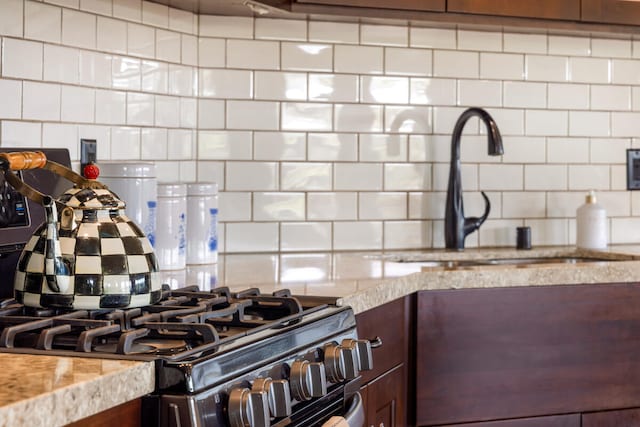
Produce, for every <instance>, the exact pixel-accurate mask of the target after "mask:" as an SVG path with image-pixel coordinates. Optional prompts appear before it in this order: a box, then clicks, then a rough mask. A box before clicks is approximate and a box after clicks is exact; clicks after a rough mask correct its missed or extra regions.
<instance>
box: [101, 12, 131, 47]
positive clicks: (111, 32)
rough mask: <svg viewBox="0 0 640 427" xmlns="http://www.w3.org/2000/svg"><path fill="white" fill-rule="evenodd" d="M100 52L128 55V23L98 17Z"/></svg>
mask: <svg viewBox="0 0 640 427" xmlns="http://www.w3.org/2000/svg"><path fill="white" fill-rule="evenodd" d="M97 34H98V36H97V42H96V43H97V47H98V50H103V51H106V52H113V53H122V54H126V53H127V23H126V22H123V21H121V20H119V19H111V18H104V17H102V16H98V30H97Z"/></svg>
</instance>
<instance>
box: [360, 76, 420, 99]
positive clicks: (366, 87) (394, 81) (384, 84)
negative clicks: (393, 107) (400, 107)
mask: <svg viewBox="0 0 640 427" xmlns="http://www.w3.org/2000/svg"><path fill="white" fill-rule="evenodd" d="M361 82H362V90H361V93H362V100H363V101H364V102H367V103H376V104H406V103H408V102H409V79H408V78H407V77H386V76H363V77H362V79H361Z"/></svg>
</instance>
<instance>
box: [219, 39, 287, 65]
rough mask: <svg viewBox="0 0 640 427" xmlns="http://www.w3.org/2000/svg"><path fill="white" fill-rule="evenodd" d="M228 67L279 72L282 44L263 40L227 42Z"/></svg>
mask: <svg viewBox="0 0 640 427" xmlns="http://www.w3.org/2000/svg"><path fill="white" fill-rule="evenodd" d="M227 66H228V67H231V68H248V69H259V70H277V69H279V68H280V44H279V43H278V42H274V41H262V40H227Z"/></svg>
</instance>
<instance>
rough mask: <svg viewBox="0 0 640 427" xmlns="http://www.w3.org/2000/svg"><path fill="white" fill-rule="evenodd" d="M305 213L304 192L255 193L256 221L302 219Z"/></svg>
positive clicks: (254, 211) (254, 209)
mask: <svg viewBox="0 0 640 427" xmlns="http://www.w3.org/2000/svg"><path fill="white" fill-rule="evenodd" d="M304 213H305V195H304V193H292V192H288V193H261V192H256V193H254V194H253V220H254V221H302V220H304V217H305V215H304Z"/></svg>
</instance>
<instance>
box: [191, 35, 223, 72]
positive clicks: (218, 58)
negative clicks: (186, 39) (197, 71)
mask: <svg viewBox="0 0 640 427" xmlns="http://www.w3.org/2000/svg"><path fill="white" fill-rule="evenodd" d="M226 49H227V44H226V43H225V41H224V39H210V38H205V37H199V38H198V65H199V66H201V67H224V66H225V64H226V57H227V50H226Z"/></svg>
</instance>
